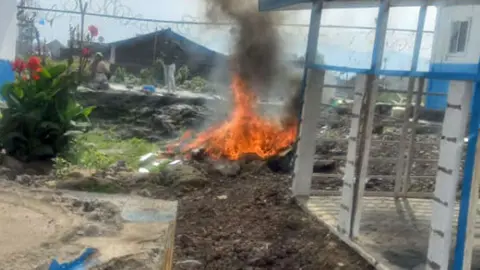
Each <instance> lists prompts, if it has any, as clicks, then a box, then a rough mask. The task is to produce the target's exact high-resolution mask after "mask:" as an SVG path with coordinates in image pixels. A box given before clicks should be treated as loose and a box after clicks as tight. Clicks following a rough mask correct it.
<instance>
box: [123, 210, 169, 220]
mask: <svg viewBox="0 0 480 270" xmlns="http://www.w3.org/2000/svg"><path fill="white" fill-rule="evenodd" d="M122 218H123V219H124V220H126V221H130V222H137V223H139V222H169V221H172V220H173V219H175V215H174V214H173V213H171V212H163V211H158V210H155V209H143V210H129V211H126V210H124V211H122Z"/></svg>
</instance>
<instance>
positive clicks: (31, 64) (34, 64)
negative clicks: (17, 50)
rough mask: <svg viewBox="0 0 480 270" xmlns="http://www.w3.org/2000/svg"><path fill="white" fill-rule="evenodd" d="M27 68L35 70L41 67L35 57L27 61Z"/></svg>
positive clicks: (40, 63) (40, 62) (39, 61)
mask: <svg viewBox="0 0 480 270" xmlns="http://www.w3.org/2000/svg"><path fill="white" fill-rule="evenodd" d="M27 67H28V68H29V69H30V70H37V69H38V68H41V67H42V61H41V60H40V58H39V57H37V56H32V57H30V59H28V63H27Z"/></svg>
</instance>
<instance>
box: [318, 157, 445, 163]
mask: <svg viewBox="0 0 480 270" xmlns="http://www.w3.org/2000/svg"><path fill="white" fill-rule="evenodd" d="M318 157H324V155H318ZM335 160H342V161H345V160H346V157H345V156H325V158H324V159H317V160H316V161H335ZM397 160H398V157H370V161H372V162H378V161H380V162H396V161H397ZM412 161H415V162H418V163H428V162H437V161H438V158H414V159H412Z"/></svg>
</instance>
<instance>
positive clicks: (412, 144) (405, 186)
mask: <svg viewBox="0 0 480 270" xmlns="http://www.w3.org/2000/svg"><path fill="white" fill-rule="evenodd" d="M424 88H425V78H420V79H418V86H417V96H416V99H415V109H414V110H413V119H412V122H411V123H410V125H411V129H412V132H411V134H410V141H409V142H408V150H407V164H406V165H405V174H404V177H405V178H404V181H405V182H404V184H403V188H402V196H403V197H406V196H407V192H408V188H409V187H410V174H411V172H412V164H413V156H414V152H415V137H416V136H417V129H416V127H417V124H418V118H419V117H420V107H421V103H422V97H423V90H424Z"/></svg>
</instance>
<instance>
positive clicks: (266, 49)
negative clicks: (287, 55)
mask: <svg viewBox="0 0 480 270" xmlns="http://www.w3.org/2000/svg"><path fill="white" fill-rule="evenodd" d="M205 1H206V3H207V12H206V15H207V17H208V18H209V19H210V20H212V21H219V20H221V19H229V20H231V21H233V22H234V23H235V27H234V28H233V29H232V31H231V33H232V34H233V36H234V38H235V52H234V55H233V58H232V59H231V64H232V66H231V68H232V69H233V70H235V72H237V73H238V74H239V75H240V76H241V78H242V79H243V80H245V81H246V82H247V84H248V85H249V86H250V87H251V88H252V89H254V90H255V91H259V92H261V93H259V94H266V93H265V91H266V90H267V89H269V88H270V85H271V83H272V81H273V80H274V78H275V76H276V75H277V70H278V64H279V53H280V38H279V34H278V30H277V28H276V27H275V24H277V23H278V22H279V19H280V18H279V16H278V14H273V13H267V12H259V11H258V5H257V0H205Z"/></svg>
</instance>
